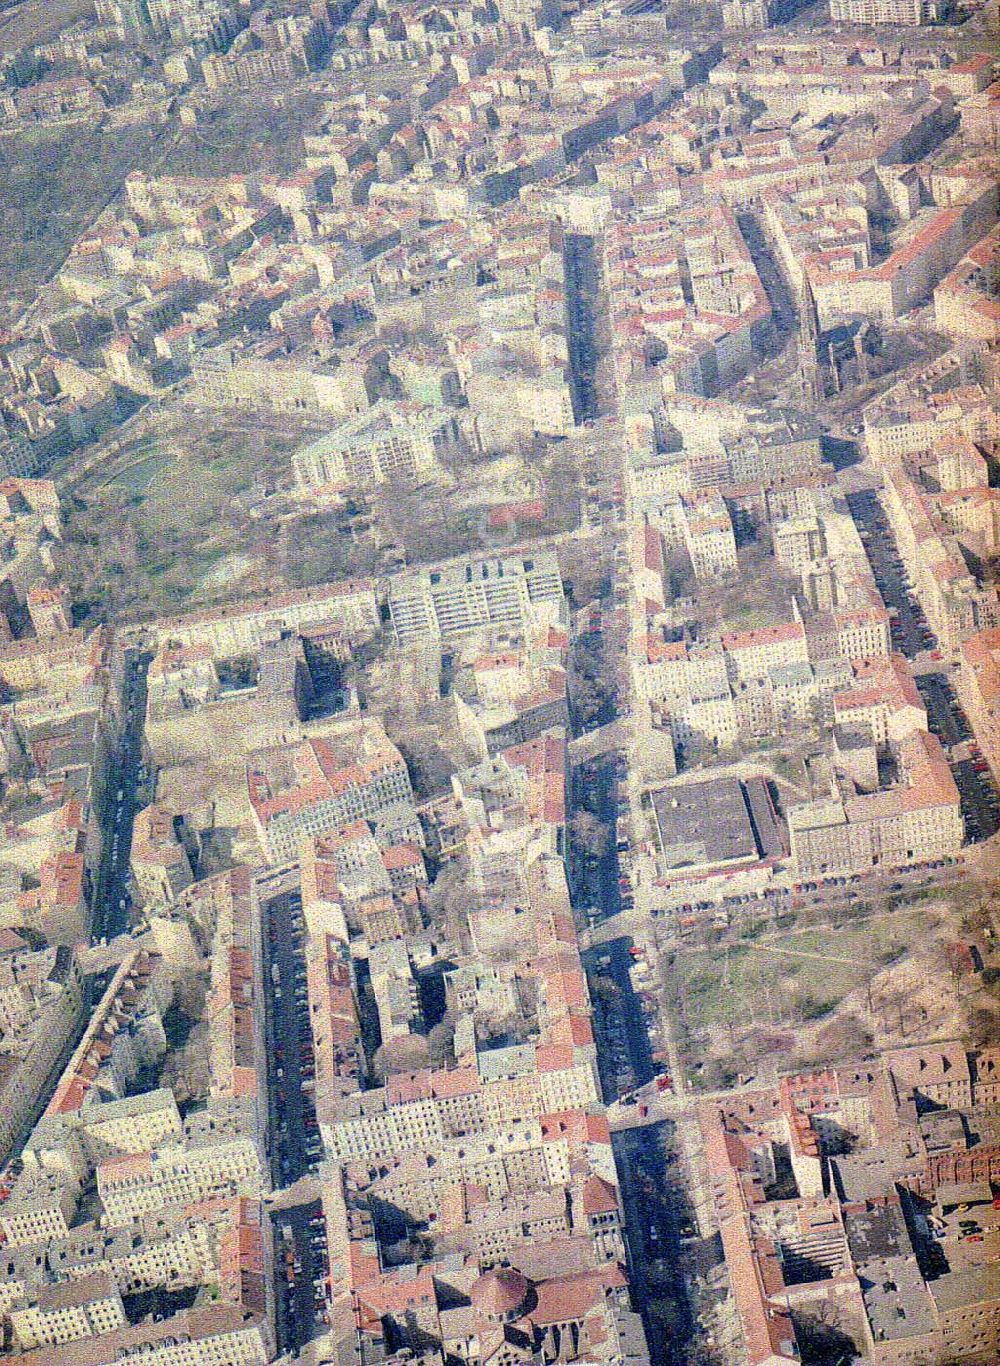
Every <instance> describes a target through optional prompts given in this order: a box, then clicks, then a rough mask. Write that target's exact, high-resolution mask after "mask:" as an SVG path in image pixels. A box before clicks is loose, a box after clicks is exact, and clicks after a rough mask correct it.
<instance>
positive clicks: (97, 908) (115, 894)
mask: <svg viewBox="0 0 1000 1366" xmlns="http://www.w3.org/2000/svg"><path fill="white" fill-rule="evenodd" d="M148 667H149V656H148V655H144V654H140V653H139V652H138V651H137V650H127V651H126V653H125V669H126V675H125V725H124V729H123V731H122V737H121V741H120V743H119V746H118V752H117V754H116V755H115V757H114V761H113V762H112V763H111V764H110V765H109V768H108V780H107V792H106V796H105V800H104V809H103V811H102V812H101V823H102V825H103V828H104V850H103V854H102V860H101V869H100V873H99V876H98V885H97V890H96V892H95V898H94V916H93V922H92V926H91V932H90V937H91V941H92V942H93V943H98V942H99V941H100V940H101V939H113V938H114V937H115V936H116V935H119V934H124V933H125V932H126V931H127V930H128V925H129V907H130V905H131V896H130V893H129V879H130V876H131V874H130V856H131V851H132V823H133V821H134V820H135V813H136V810H137V809H138V808H137V802H136V789H137V788H138V785H139V769H140V768H141V766H142V730H143V720H144V717H145V712H146V670H147V669H148Z"/></svg>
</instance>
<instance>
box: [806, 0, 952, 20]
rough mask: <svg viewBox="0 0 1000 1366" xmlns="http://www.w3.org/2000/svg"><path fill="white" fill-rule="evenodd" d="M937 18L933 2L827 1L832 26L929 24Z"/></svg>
mask: <svg viewBox="0 0 1000 1366" xmlns="http://www.w3.org/2000/svg"><path fill="white" fill-rule="evenodd" d="M940 17H941V13H940V6H939V5H938V3H937V0H830V18H831V19H832V20H833V22H834V23H835V24H895V25H900V24H912V25H914V26H919V25H920V24H933V23H936V22H937V20H938V19H939V18H940Z"/></svg>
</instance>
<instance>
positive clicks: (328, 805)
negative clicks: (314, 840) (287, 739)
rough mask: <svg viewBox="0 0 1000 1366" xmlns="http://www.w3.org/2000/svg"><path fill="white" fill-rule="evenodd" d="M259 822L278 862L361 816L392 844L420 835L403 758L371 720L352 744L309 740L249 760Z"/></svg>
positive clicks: (263, 841)
mask: <svg viewBox="0 0 1000 1366" xmlns="http://www.w3.org/2000/svg"><path fill="white" fill-rule="evenodd" d="M247 785H248V791H249V796H250V806H251V809H252V812H253V819H254V826H255V828H256V831H257V834H258V837H259V839H260V841H261V845H262V847H263V848H264V850H265V851H266V853H267V856H268V858H269V859H270V860H271V862H273V863H281V862H287V861H289V860H291V859H293V858H296V857H297V856H298V854H299V850H300V846H301V844H302V842H303V841H304V840H306V839H307V838H309V837H311V836H315V835H321V834H325V833H332V832H333V831H335V830H338V829H340V828H341V827H343V826H346V825H350V824H351V823H352V822H354V821H357V820H366V821H370V822H371V823H372V824H373V825H374V826H375V827H376V829H377V830H378V831H380V832H382V834H381V837H382V838H383V839H385V841H386V842H387V843H395V842H399V841H402V842H406V841H409V840H417V841H419V840H420V839H421V834H420V829H419V824H418V822H417V819H416V815H415V812H414V809H413V790H412V788H411V786H410V776H409V773H408V771H407V768H406V763H405V761H404V759H403V756H402V755H401V754H400V752H399V750H398V749H397V748H396V746H395V745H394V744H392V742H391V741H390V740H389V738H388V736H387V735H386V734H385V732H384V731H383V730H382V729H381V727H380V726H376V725H374V724H372V723H369V724H367V725H366V726H365V727H364V729H363V730H362V731H360V732H359V734H358V735H357V736H356V737H354V740H353V743H351V744H350V745H349V747H348V748H346V749H343V748H337V747H335V746H334V745H333V743H332V742H331V741H329V740H307V741H302V742H301V743H299V744H296V745H291V746H282V747H278V748H275V749H269V750H263V751H259V752H258V753H256V754H254V755H252V756H251V757H250V759H249V761H248V764H247Z"/></svg>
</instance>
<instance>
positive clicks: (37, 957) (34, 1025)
mask: <svg viewBox="0 0 1000 1366" xmlns="http://www.w3.org/2000/svg"><path fill="white" fill-rule="evenodd" d="M3 934H4V936H5V937H10V932H9V931H8V932H3ZM13 941H14V942H13V945H12V947H11V948H9V949H7V950H6V951H4V952H2V953H0V1032H2V1035H3V1039H4V1045H5V1048H4V1054H5V1060H4V1065H3V1066H0V1163H2V1162H5V1161H6V1160H7V1157H8V1155H9V1154H10V1152H11V1149H12V1148H13V1146H14V1144H15V1143H16V1141H17V1140H18V1138H19V1137H20V1136H21V1134H22V1133H23V1131H24V1129H25V1126H26V1125H27V1124H28V1123H29V1122H30V1121H31V1118H32V1116H33V1115H34V1114H35V1113H36V1112H37V1109H38V1106H39V1102H40V1100H42V1098H44V1096H45V1094H46V1092H47V1089H48V1087H49V1086H51V1085H52V1083H53V1081H54V1080H55V1077H56V1076H57V1075H58V1070H57V1069H58V1067H59V1066H60V1064H61V1061H62V1058H63V1055H64V1054H65V1053H66V1051H67V1050H68V1048H69V1046H70V1045H71V1043H72V1041H73V1039H74V1037H75V1035H76V1033H77V1030H78V1029H79V1027H80V1025H81V1022H82V1019H83V976H82V974H81V972H80V968H79V963H78V961H77V959H76V956H75V954H74V953H73V951H72V950H71V949H69V948H65V947H62V948H58V949H46V950H42V951H41V952H39V953H37V954H32V953H31V952H30V951H29V950H28V947H27V944H25V943H24V942H23V941H22V940H20V937H19V936H17V935H13Z"/></svg>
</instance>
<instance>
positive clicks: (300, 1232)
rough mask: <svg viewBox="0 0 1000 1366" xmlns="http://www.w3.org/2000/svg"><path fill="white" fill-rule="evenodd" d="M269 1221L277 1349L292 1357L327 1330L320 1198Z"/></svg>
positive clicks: (326, 1266)
mask: <svg viewBox="0 0 1000 1366" xmlns="http://www.w3.org/2000/svg"><path fill="white" fill-rule="evenodd" d="M272 1219H273V1222H274V1248H275V1272H276V1275H275V1281H276V1292H277V1293H276V1297H277V1315H278V1322H277V1337H278V1349H279V1351H280V1352H282V1353H284V1352H290V1353H294V1352H297V1351H298V1350H299V1349H300V1348H301V1347H303V1346H304V1345H305V1344H306V1343H307V1342H310V1341H311V1340H312V1339H313V1338H315V1337H318V1336H319V1334H320V1333H322V1332H323V1330H324V1328H325V1326H326V1320H325V1317H324V1316H326V1315H327V1313H328V1303H329V1301H328V1290H329V1275H330V1264H329V1259H328V1252H327V1247H326V1221H325V1220H324V1218H323V1211H322V1206H321V1204H320V1202H319V1201H318V1200H314V1201H312V1202H311V1203H310V1204H308V1205H296V1206H295V1207H294V1208H293V1209H286V1210H280V1211H277V1212H276V1213H275V1214H273V1215H272Z"/></svg>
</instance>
